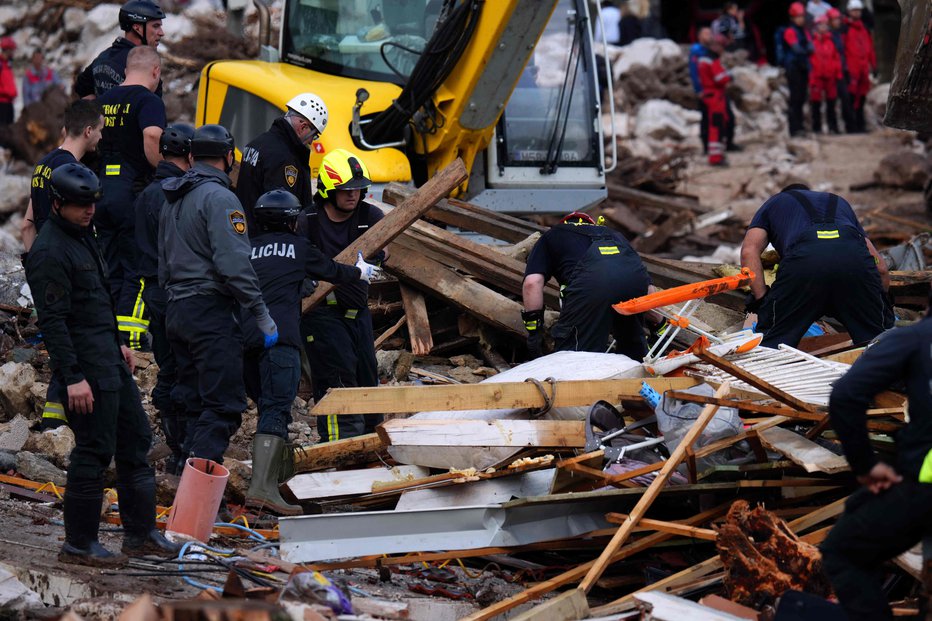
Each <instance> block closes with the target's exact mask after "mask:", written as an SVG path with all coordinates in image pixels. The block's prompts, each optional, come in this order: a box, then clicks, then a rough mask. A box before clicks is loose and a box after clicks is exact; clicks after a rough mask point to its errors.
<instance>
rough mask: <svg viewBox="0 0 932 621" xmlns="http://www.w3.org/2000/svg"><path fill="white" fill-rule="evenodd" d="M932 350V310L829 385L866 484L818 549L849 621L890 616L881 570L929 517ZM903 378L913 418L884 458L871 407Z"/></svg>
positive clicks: (834, 413)
mask: <svg viewBox="0 0 932 621" xmlns="http://www.w3.org/2000/svg"><path fill="white" fill-rule="evenodd" d="M930 302H932V299H930ZM930 308H932V307H930ZM930 352H932V320H930V318H929V315H928V314H927V315H926V317H925V318H924V319H922V320H921V321H920V322H919V323H917V324H914V325H912V326H909V327H907V328H897V329H896V330H892V331H890V332H886V333H884V334H882V335H881V336H880V339H879V340H878V342H877V343H875V344H873V345H871V346H870V347H868V348H867V350H866V351H865V352H864V353H863V354H862V355H861V357H860V358H858V360H857V361H856V362H855V363H854V365H853V366H852V367H851V370H849V371H848V372H847V373H845V375H844V376H843V377H842V378H841V379H839V380H837V381H836V382H835V386H834V388H833V389H832V396H831V399H830V401H829V415H830V416H831V421H832V428H833V429H835V431H836V432H837V433H838V438H839V440H841V444H842V448H843V449H844V451H845V458H846V459H847V460H848V463H849V464H850V465H851V471H852V473H853V474H854V475H855V476H856V477H857V480H858V482H859V483H861V485H862V486H863V487H861V489H859V490H857V491H856V492H854V493H853V494H851V496H849V497H848V500H847V501H846V502H845V512H844V513H843V514H842V516H841V518H839V520H838V522H837V523H836V524H835V526H834V527H833V528H832V530H831V531H830V532H829V534H828V537H827V538H826V539H825V541H824V542H823V543H822V545H821V551H822V562H823V566H824V568H825V572H826V573H827V574H828V577H829V579H830V580H831V583H832V587H833V588H834V589H835V594H836V595H837V596H838V601H839V602H840V603H841V605H842V607H843V608H844V609H845V612H846V613H847V615H848V617H847V618H848V619H851V621H868V620H870V621H879V620H884V619H888V620H891V621H892V619H893V614H892V612H891V610H890V605H889V604H888V603H887V597H886V595H885V593H884V589H883V587H882V585H881V583H880V573H879V570H880V567H881V565H883V564H884V563H885V562H886V561H888V560H890V559H892V558H894V557H896V556H897V555H898V554H900V553H901V552H905V551H906V550H908V549H910V548H911V547H913V546H914V545H915V544H917V543H919V541H920V540H923V537H924V535H925V534H926V532H927V531H928V527H929V524H930V522H932V397H930V393H929V385H930V383H932V356H930ZM900 382H905V385H906V392H907V394H908V396H909V416H908V417H907V424H906V427H905V428H904V429H903V430H902V431H900V432H899V433H897V435H896V459H895V461H893V462H890V463H887V462H885V461H881V460H880V459H878V457H877V455H876V454H875V453H874V450H873V448H872V447H871V443H870V440H869V439H868V434H867V425H866V422H867V409H868V408H869V407H871V401H872V400H873V398H874V396H875V395H876V394H877V393H879V392H881V391H883V390H885V389H887V388H890V387H891V386H894V385H898V384H900ZM923 545H924V546H925V545H926V543H925V542H924V543H923ZM930 569H932V566H930V564H929V561H926V562H925V564H924V567H923V569H922V575H923V580H922V582H923V587H924V589H923V590H924V593H923V595H924V597H922V599H921V600H920V615H919V618H922V619H927V618H928V616H927V614H928V607H927V606H928V595H929V588H928V584H929V582H928V580H929V571H930ZM923 609H925V611H923Z"/></svg>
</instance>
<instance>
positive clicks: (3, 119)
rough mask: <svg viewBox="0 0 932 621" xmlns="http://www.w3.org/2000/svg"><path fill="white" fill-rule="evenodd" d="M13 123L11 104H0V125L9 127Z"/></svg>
mask: <svg viewBox="0 0 932 621" xmlns="http://www.w3.org/2000/svg"><path fill="white" fill-rule="evenodd" d="M12 123H13V102H12V101H4V102H0V125H11V124H12Z"/></svg>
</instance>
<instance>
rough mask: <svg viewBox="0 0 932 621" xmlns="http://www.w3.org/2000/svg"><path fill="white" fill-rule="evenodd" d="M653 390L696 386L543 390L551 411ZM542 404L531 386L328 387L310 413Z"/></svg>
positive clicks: (618, 383)
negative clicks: (546, 395)
mask: <svg viewBox="0 0 932 621" xmlns="http://www.w3.org/2000/svg"><path fill="white" fill-rule="evenodd" d="M643 382H646V383H647V384H648V385H650V386H651V387H652V388H653V389H654V390H656V391H657V392H659V393H663V392H664V391H667V390H682V389H686V388H690V387H692V386H695V385H697V384H699V383H700V382H699V380H696V379H694V378H691V377H669V378H668V377H650V378H643V379H642V378H622V379H608V380H569V381H561V382H557V383H556V387H557V390H556V394H551V389H550V388H548V387H547V385H546V384H545V385H544V389H545V390H546V391H547V393H548V399H549V400H551V401H552V402H553V403H552V407H555V408H561V407H568V406H589V405H592V404H593V403H595V402H596V401H599V400H600V399H602V400H605V401H608V402H610V403H620V402H621V401H622V400H626V399H635V400H639V399H641V398H642V397H641V396H640V390H641V384H642V383H643ZM545 405H546V403H545V400H544V396H543V395H542V394H541V391H540V389H539V388H538V387H537V386H536V385H534V384H532V383H530V382H481V383H479V384H457V385H452V386H451V385H447V386H372V387H362V388H332V389H330V390H329V391H328V392H327V394H326V395H324V398H323V399H321V400H320V402H318V403H317V404H316V405H315V406H314V409H313V410H311V414H313V415H316V416H320V415H329V414H372V413H382V414H403V413H408V412H437V411H446V410H493V409H523V408H529V409H540V408H543V407H544V406H545Z"/></svg>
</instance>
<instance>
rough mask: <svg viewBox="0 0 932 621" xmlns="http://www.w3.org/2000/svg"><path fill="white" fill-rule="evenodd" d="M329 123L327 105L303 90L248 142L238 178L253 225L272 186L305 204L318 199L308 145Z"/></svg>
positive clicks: (238, 191) (244, 205) (243, 200)
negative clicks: (258, 203) (254, 215)
mask: <svg viewBox="0 0 932 621" xmlns="http://www.w3.org/2000/svg"><path fill="white" fill-rule="evenodd" d="M326 127H327V106H326V104H324V102H323V100H322V99H321V98H320V97H318V96H317V95H314V94H313V93H302V94H300V95H297V96H296V97H294V98H292V99H291V101H289V102H288V104H287V112H285V114H284V115H283V116H281V117H279V118H277V119H275V121H273V122H272V126H271V127H270V128H269V130H268V131H266V132H265V133H263V134H260V135H259V136H257V137H256V139H255V140H253V141H252V142H250V143H249V144H248V145H246V148H245V149H244V150H243V157H242V161H241V162H240V169H239V176H238V177H237V181H236V196H237V197H238V198H239V200H240V203H242V205H243V209H244V210H245V212H246V218H247V221H248V222H249V225H250V227H251V228H254V227H252V224H253V221H252V208H253V206H254V205H255V204H256V201H257V200H258V198H259V196H260V195H262V194H264V193H265V192H268V191H269V190H275V189H282V190H287V191H289V192H291V193H292V194H294V195H295V196H297V197H298V200H299V201H301V204H302V205H304V206H305V207H307V206H309V205H311V203H313V199H314V193H313V189H312V188H311V168H310V165H309V164H308V149H310V148H311V146H312V144H313V142H314V141H315V140H317V138H319V137H320V135H321V134H322V133H323V131H324V129H326Z"/></svg>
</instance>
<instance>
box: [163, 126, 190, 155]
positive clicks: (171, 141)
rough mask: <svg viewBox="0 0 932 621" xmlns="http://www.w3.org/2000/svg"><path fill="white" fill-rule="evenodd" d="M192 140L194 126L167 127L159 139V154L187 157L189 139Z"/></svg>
mask: <svg viewBox="0 0 932 621" xmlns="http://www.w3.org/2000/svg"><path fill="white" fill-rule="evenodd" d="M192 138H194V126H193V125H188V124H187V123H175V124H174V125H169V126H168V127H166V128H165V131H163V132H162V137H161V138H159V152H160V153H161V154H162V155H182V156H184V155H187V154H188V153H190V152H191V139H192Z"/></svg>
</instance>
